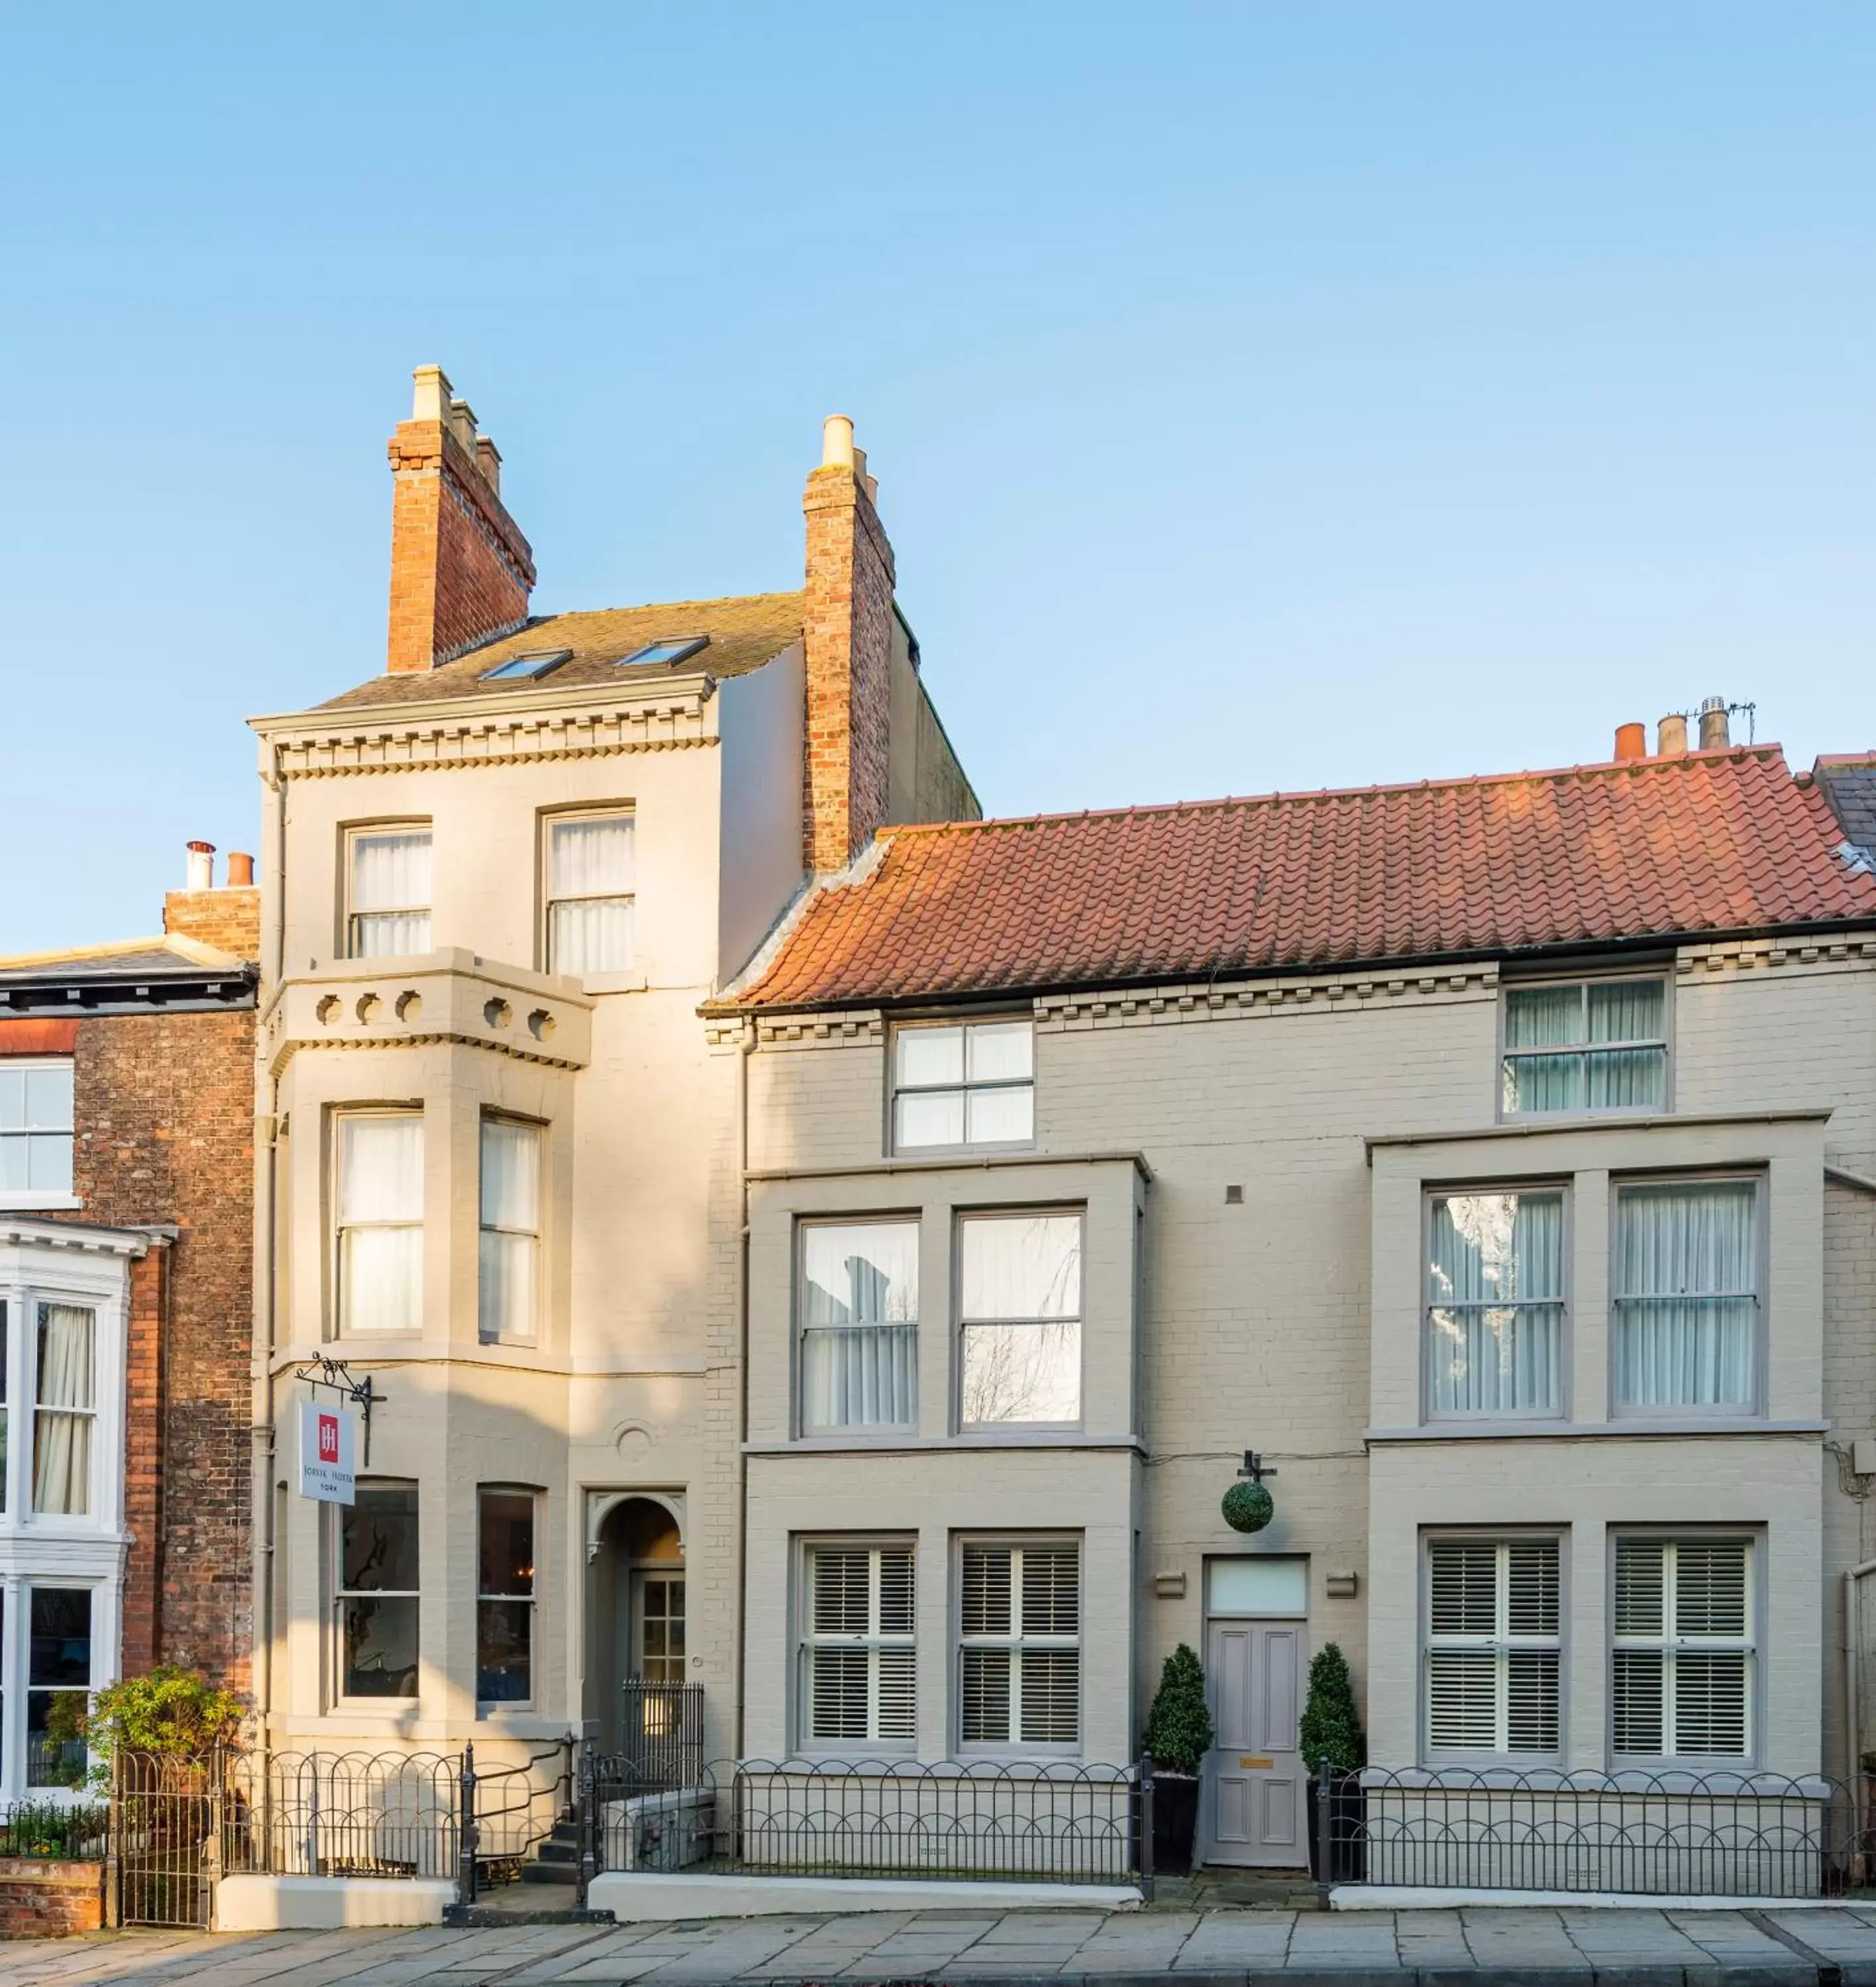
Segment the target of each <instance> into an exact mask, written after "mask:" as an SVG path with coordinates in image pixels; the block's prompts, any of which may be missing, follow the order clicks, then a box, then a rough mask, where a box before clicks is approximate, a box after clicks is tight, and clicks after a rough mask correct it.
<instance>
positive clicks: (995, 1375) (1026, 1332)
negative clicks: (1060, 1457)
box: [963, 1323, 1081, 1423]
mask: <svg viewBox="0 0 1876 1987" xmlns="http://www.w3.org/2000/svg"><path fill="white" fill-rule="evenodd" d="M963 1418H964V1419H965V1421H966V1422H971V1423H981V1422H1073V1421H1078V1420H1080V1419H1081V1326H1080V1325H1079V1324H1075V1323H1068V1324H972V1325H967V1326H966V1327H964V1334H963Z"/></svg>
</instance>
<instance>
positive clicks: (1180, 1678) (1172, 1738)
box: [1146, 1642, 1212, 1773]
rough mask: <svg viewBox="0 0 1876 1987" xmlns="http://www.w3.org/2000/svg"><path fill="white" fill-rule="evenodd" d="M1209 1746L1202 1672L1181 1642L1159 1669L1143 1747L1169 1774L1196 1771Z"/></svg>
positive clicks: (1209, 1716)
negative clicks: (1157, 1683)
mask: <svg viewBox="0 0 1876 1987" xmlns="http://www.w3.org/2000/svg"><path fill="white" fill-rule="evenodd" d="M1211 1748H1212V1714H1211V1712H1210V1711H1208V1710H1207V1709H1206V1704H1205V1672H1204V1671H1203V1669H1202V1668H1200V1667H1199V1658H1198V1657H1197V1656H1196V1655H1195V1654H1194V1653H1193V1650H1192V1648H1191V1647H1190V1646H1189V1645H1188V1644H1186V1643H1184V1642H1181V1643H1180V1644H1179V1647H1178V1648H1176V1649H1175V1650H1174V1651H1172V1655H1169V1656H1168V1657H1167V1658H1166V1665H1165V1667H1164V1668H1162V1670H1161V1671H1160V1672H1159V1689H1158V1690H1157V1691H1156V1692H1155V1693H1154V1695H1153V1708H1152V1710H1151V1711H1150V1712H1148V1713H1147V1717H1146V1749H1147V1750H1148V1751H1149V1753H1152V1756H1153V1764H1154V1765H1155V1766H1156V1767H1160V1768H1162V1769H1164V1770H1165V1771H1166V1772H1167V1773H1196V1772H1197V1771H1198V1770H1199V1761H1200V1760H1202V1759H1203V1758H1204V1757H1205V1756H1206V1753H1209V1752H1210V1750H1211Z"/></svg>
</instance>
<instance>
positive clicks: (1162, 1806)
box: [1153, 1773, 1199, 1877]
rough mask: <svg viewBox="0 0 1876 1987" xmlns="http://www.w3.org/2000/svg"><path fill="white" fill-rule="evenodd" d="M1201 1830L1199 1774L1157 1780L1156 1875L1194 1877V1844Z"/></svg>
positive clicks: (1156, 1777)
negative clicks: (1195, 1836)
mask: <svg viewBox="0 0 1876 1987" xmlns="http://www.w3.org/2000/svg"><path fill="white" fill-rule="evenodd" d="M1198 1826H1199V1778H1198V1776H1197V1775H1196V1773H1156V1774H1154V1776H1153V1874H1155V1875H1156V1876H1158V1877H1186V1876H1189V1875H1190V1874H1192V1840H1193V1836H1194V1835H1195V1834H1196V1833H1197V1830H1198Z"/></svg>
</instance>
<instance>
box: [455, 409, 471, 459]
mask: <svg viewBox="0 0 1876 1987" xmlns="http://www.w3.org/2000/svg"><path fill="white" fill-rule="evenodd" d="M450 433H452V434H453V435H454V436H455V437H456V439H457V440H458V441H459V442H461V444H462V445H463V450H464V454H467V457H469V459H470V460H471V462H473V461H474V460H475V410H474V408H473V407H471V406H470V404H469V403H468V402H467V400H452V401H451V402H450Z"/></svg>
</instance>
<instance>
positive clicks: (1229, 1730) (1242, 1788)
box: [1205, 1621, 1309, 1870]
mask: <svg viewBox="0 0 1876 1987" xmlns="http://www.w3.org/2000/svg"><path fill="white" fill-rule="evenodd" d="M1307 1639H1308V1627H1307V1623H1304V1622H1302V1621H1214V1622H1213V1624H1211V1628H1210V1633H1209V1634H1208V1636H1207V1638H1206V1640H1207V1648H1206V1657H1207V1660H1206V1665H1205V1668H1206V1679H1207V1682H1208V1683H1209V1685H1210V1691H1211V1699H1212V1724H1213V1751H1212V1755H1211V1757H1210V1759H1209V1760H1208V1761H1207V1763H1206V1769H1207V1770H1206V1800H1207V1802H1208V1803H1209V1810H1208V1813H1207V1814H1206V1820H1207V1822H1208V1823H1209V1824H1210V1826H1209V1827H1208V1829H1207V1830H1206V1833H1207V1834H1208V1835H1209V1837H1210V1841H1211V1857H1210V1860H1212V1861H1213V1862H1214V1863H1230V1864H1245V1865H1250V1866H1253V1867H1256V1866H1260V1867H1266V1868H1270V1869H1285V1870H1290V1869H1300V1868H1301V1867H1303V1865H1304V1864H1306V1863H1307V1861H1308V1860H1309V1845H1308V1838H1307V1835H1306V1834H1305V1832H1304V1830H1305V1823H1304V1792H1303V1780H1304V1774H1303V1759H1302V1755H1301V1753H1300V1751H1299V1750H1298V1749H1297V1718H1298V1717H1299V1716H1300V1715H1301V1712H1302V1684H1303V1672H1304V1663H1305V1661H1307V1657H1308V1654H1309V1651H1308V1649H1307V1646H1306V1644H1307Z"/></svg>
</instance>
